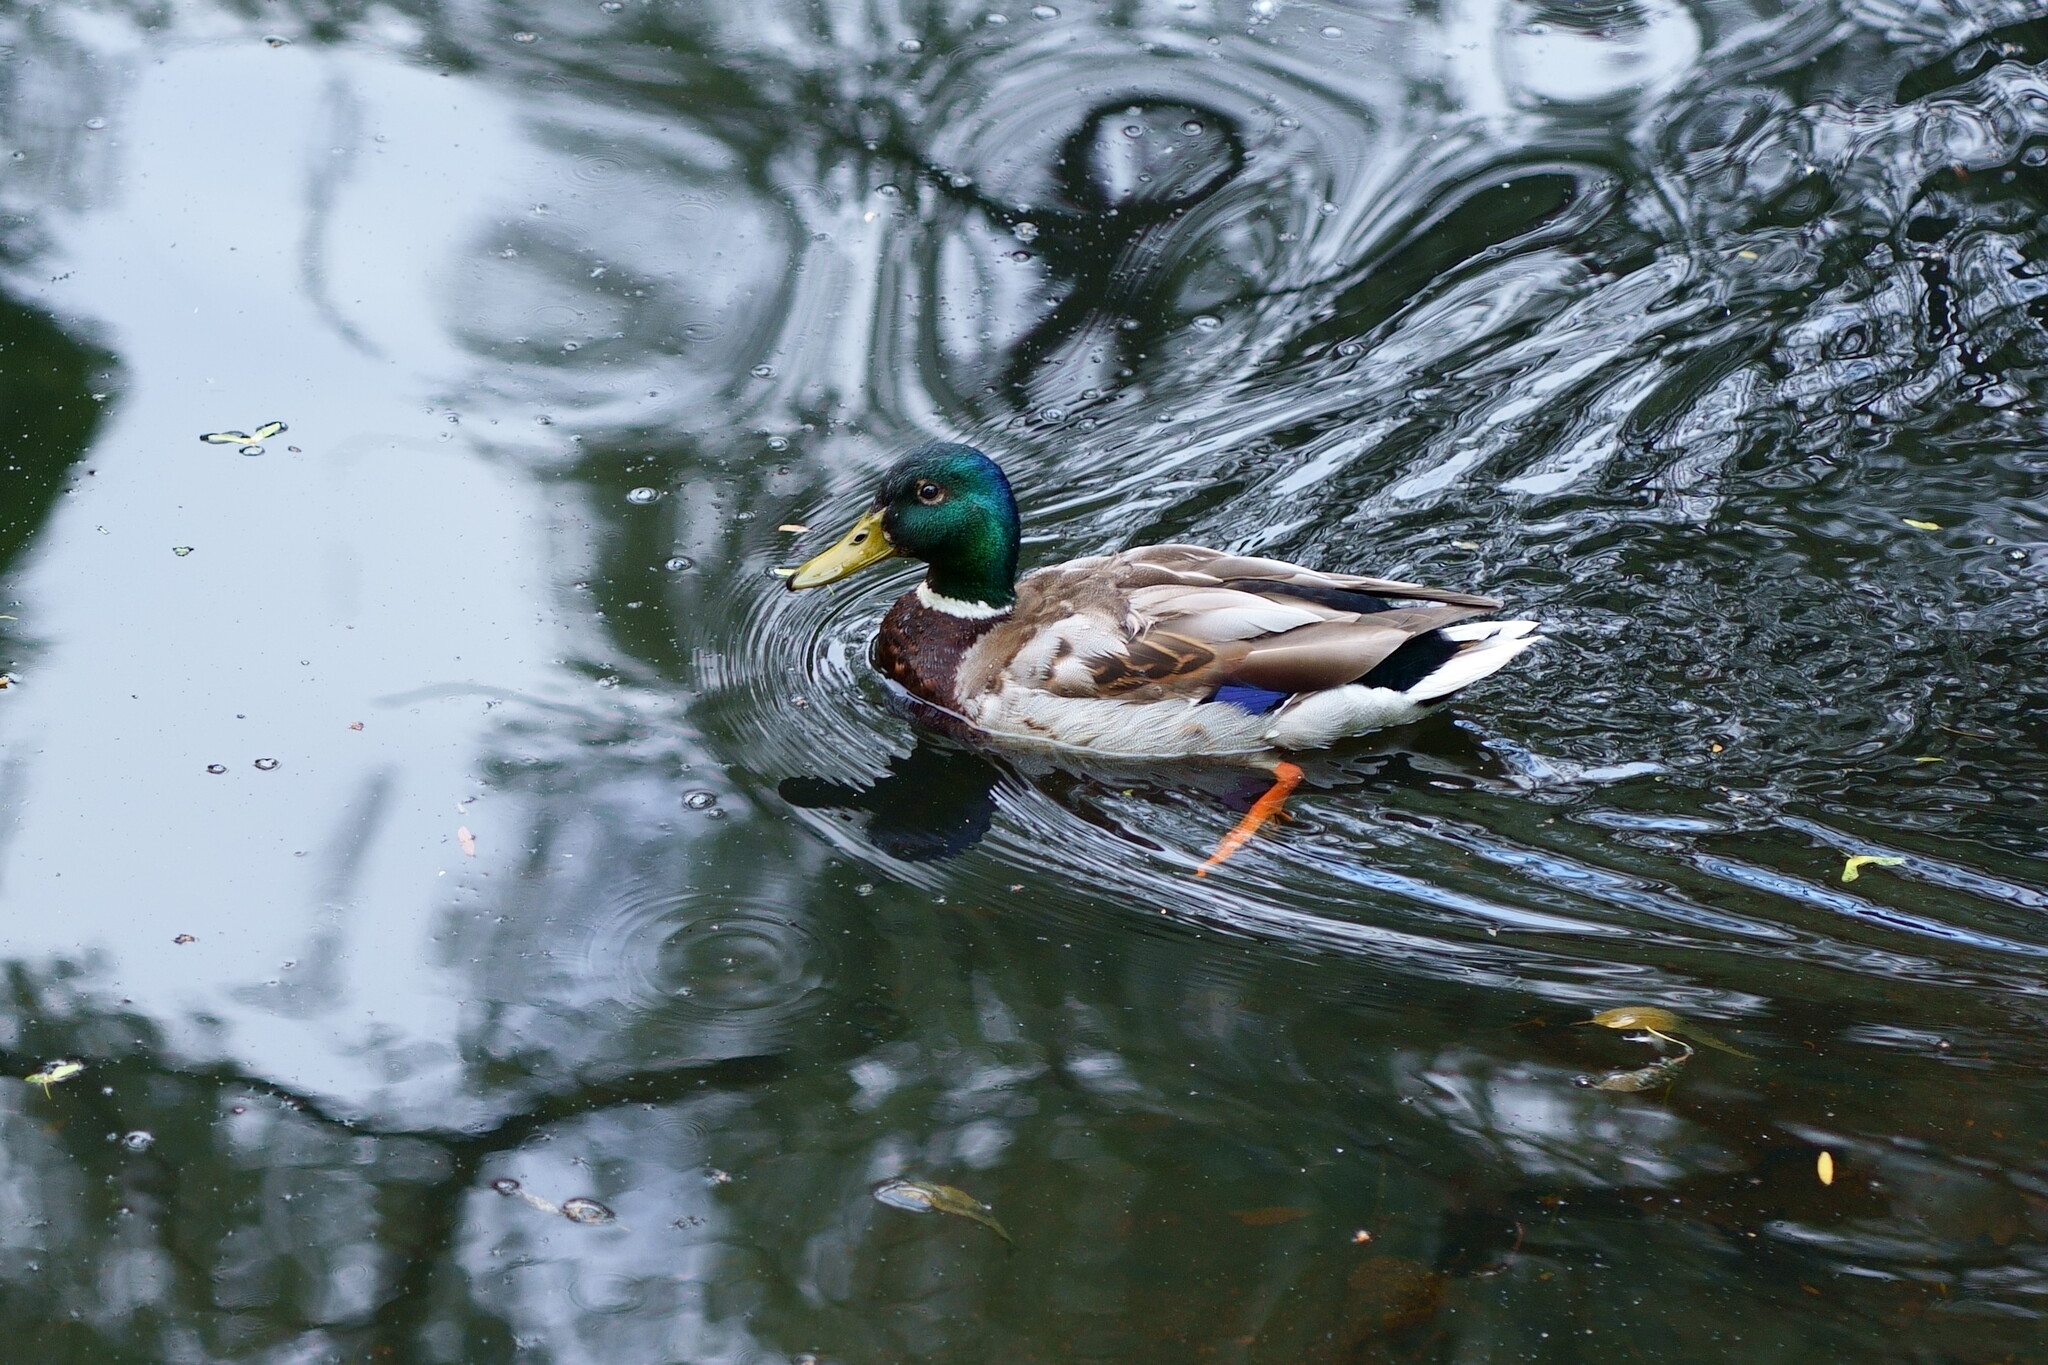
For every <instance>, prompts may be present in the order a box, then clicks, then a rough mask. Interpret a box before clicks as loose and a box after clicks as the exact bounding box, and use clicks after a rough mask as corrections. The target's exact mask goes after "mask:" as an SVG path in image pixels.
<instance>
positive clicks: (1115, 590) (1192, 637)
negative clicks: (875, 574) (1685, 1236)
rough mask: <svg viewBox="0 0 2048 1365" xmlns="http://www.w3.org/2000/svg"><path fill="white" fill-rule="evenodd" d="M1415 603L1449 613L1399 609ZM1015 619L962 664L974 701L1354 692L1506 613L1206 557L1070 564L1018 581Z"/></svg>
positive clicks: (1157, 550) (1414, 591)
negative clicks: (1025, 693)
mask: <svg viewBox="0 0 2048 1365" xmlns="http://www.w3.org/2000/svg"><path fill="white" fill-rule="evenodd" d="M1382 594H1384V595H1385V596H1390V597H1408V598H1416V597H1420V598H1422V599H1423V600H1433V601H1437V602H1441V603H1443V604H1444V605H1438V606H1426V607H1395V606H1393V605H1391V604H1390V603H1387V602H1385V601H1382V600H1380V598H1381V595H1382ZM1017 598H1018V600H1017V607H1016V609H1015V610H1014V611H1013V613H1012V615H1011V618H1010V620H1009V621H1007V622H1005V623H1004V624H1003V625H1002V626H1000V627H998V628H997V629H996V630H995V631H992V632H990V634H989V635H988V636H987V637H984V639H983V640H982V642H980V643H979V644H977V645H976V646H975V649H974V651H973V653H972V655H971V656H970V659H969V660H968V665H969V667H968V670H967V676H965V677H964V678H963V682H964V683H966V684H967V690H975V689H978V688H980V687H996V686H1002V685H1006V684H1017V685H1023V686H1026V687H1033V688H1038V689H1042V690H1044V691H1047V692H1051V693H1053V694H1054V695H1056V696H1062V697H1088V698H1116V699H1123V700H1128V701H1136V702H1151V701H1169V700H1182V701H1208V700H1210V699H1212V698H1214V697H1215V696H1216V695H1217V693H1218V691H1219V689H1221V688H1224V687H1228V686H1233V685H1235V686H1239V687H1249V688H1255V689H1258V690H1260V691H1262V692H1270V693H1275V694H1281V695H1291V694H1297V693H1302V692H1316V691H1322V690H1324V689H1327V688H1332V687H1341V686H1343V685H1344V684H1346V683H1350V682H1355V681H1357V680H1359V679H1360V678H1362V677H1364V676H1365V675H1366V674H1368V673H1370V672H1371V671H1372V670H1373V669H1374V668H1376V667H1378V666H1379V665H1380V664H1381V663H1383V662H1385V661H1386V660H1387V659H1388V658H1390V657H1391V656H1392V655H1393V654H1394V653H1395V651H1397V650H1399V649H1400V648H1401V647H1402V646H1403V645H1405V644H1407V643H1408V642H1409V641H1410V640H1413V639H1415V638H1416V637H1418V636H1422V635H1427V634H1430V633H1431V632H1433V631H1435V630H1436V629H1438V628H1439V627H1442V626H1447V625H1451V624H1453V623H1455V622H1458V621H1462V620H1464V619H1465V618H1466V617H1468V616H1474V615H1478V614H1479V613H1481V612H1483V611H1488V610H1491V609H1492V608H1494V607H1496V606H1497V605H1499V604H1498V603H1496V602H1495V601H1494V600H1493V599H1492V598H1488V597H1474V596H1472V595H1470V594H1465V593H1445V592H1442V591H1439V590H1436V589H1431V588H1424V587H1420V586H1419V585H1415V584H1404V583H1393V582H1390V581H1389V580H1385V579H1376V578H1363V577H1358V576H1355V575H1347V574H1323V573H1318V572H1316V571H1315V570H1313V569H1304V568H1302V567H1300V566H1299V565H1294V564H1286V563H1282V562H1281V561H1279V560H1271V559H1254V558H1249V557H1245V556H1240V555H1226V554H1223V553H1221V552H1219V551H1215V550H1207V549H1203V548H1201V547H1199V546H1183V545H1164V546H1148V547H1146V548H1145V549H1143V550H1133V551H1128V552H1126V553H1124V554H1120V555H1106V556H1102V557H1100V558H1097V559H1092V560H1076V561H1074V562H1073V563H1070V564H1065V565H1061V566H1059V567H1057V568H1054V569H1047V570H1042V571H1040V572H1039V573H1036V574H1031V575H1028V576H1026V577H1025V578H1024V579H1023V580H1021V581H1020V582H1019V583H1018V587H1017Z"/></svg>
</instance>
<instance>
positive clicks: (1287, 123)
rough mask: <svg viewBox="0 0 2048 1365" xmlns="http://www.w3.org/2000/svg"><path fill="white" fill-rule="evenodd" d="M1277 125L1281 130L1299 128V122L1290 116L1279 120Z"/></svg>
mask: <svg viewBox="0 0 2048 1365" xmlns="http://www.w3.org/2000/svg"><path fill="white" fill-rule="evenodd" d="M1279 124H1280V126H1281V127H1282V128H1299V127H1300V126H1301V120H1300V119H1298V118H1295V117H1294V116H1293V115H1291V114H1290V115H1288V116H1286V117H1284V118H1281V119H1280V120H1279Z"/></svg>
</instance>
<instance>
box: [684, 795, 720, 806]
mask: <svg viewBox="0 0 2048 1365" xmlns="http://www.w3.org/2000/svg"><path fill="white" fill-rule="evenodd" d="M717 804H718V793H716V792H707V791H693V792H684V793H683V809H684V810H710V809H711V808H712V807H713V806H715V805H717Z"/></svg>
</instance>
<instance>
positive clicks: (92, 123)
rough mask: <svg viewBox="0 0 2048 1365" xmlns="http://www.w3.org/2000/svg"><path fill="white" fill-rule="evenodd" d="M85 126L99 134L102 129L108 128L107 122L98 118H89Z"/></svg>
mask: <svg viewBox="0 0 2048 1365" xmlns="http://www.w3.org/2000/svg"><path fill="white" fill-rule="evenodd" d="M85 126H86V127H88V128H90V129H92V130H93V131H94V132H95V133H97V132H98V131H99V130H100V129H102V128H104V127H106V126H107V121H106V120H105V119H103V118H98V117H94V118H89V119H87V120H86V121H85Z"/></svg>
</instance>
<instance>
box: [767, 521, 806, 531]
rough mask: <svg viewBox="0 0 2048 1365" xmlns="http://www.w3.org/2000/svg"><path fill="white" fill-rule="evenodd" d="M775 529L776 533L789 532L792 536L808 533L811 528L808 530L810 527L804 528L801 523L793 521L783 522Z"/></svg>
mask: <svg viewBox="0 0 2048 1365" xmlns="http://www.w3.org/2000/svg"><path fill="white" fill-rule="evenodd" d="M775 529H776V530H778V531H788V532H791V533H792V534H800V533H802V532H804V531H808V530H810V529H811V528H810V527H808V526H805V525H804V524H803V523H801V522H795V521H785V522H783V523H782V525H780V526H778V527H776V528H775Z"/></svg>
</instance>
